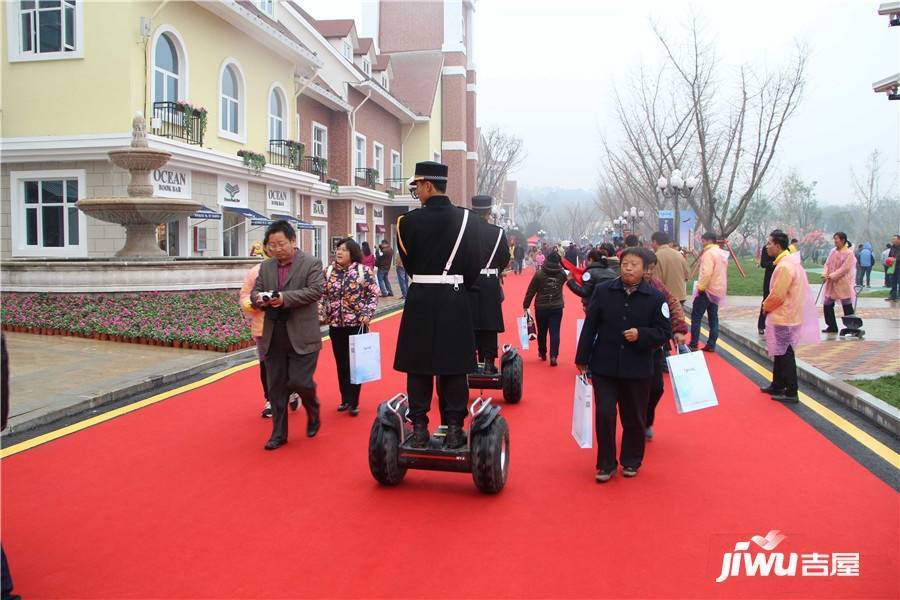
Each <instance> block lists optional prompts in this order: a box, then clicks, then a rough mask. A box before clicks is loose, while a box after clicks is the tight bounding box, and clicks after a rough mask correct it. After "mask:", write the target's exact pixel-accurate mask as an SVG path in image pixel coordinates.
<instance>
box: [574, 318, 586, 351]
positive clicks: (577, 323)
mask: <svg viewBox="0 0 900 600" xmlns="http://www.w3.org/2000/svg"><path fill="white" fill-rule="evenodd" d="M583 327H584V319H578V320H577V321H575V347H576V348H577V347H578V340H580V339H581V330H582V328H583Z"/></svg>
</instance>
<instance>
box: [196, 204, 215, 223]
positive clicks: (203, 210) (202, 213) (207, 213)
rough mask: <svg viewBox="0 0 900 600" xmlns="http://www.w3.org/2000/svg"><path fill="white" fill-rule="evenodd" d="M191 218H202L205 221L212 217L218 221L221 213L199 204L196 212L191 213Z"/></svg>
mask: <svg viewBox="0 0 900 600" xmlns="http://www.w3.org/2000/svg"><path fill="white" fill-rule="evenodd" d="M191 218H192V219H202V220H204V221H207V220H210V219H212V220H214V221H218V220H220V219H221V218H222V213H217V212H216V211H214V210H213V209H211V208H208V207H206V206H201V207H200V210H198V211H197V212H195V213H194V214H192V215H191Z"/></svg>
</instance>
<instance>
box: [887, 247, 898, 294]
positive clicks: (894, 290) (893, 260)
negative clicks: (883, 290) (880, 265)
mask: <svg viewBox="0 0 900 600" xmlns="http://www.w3.org/2000/svg"><path fill="white" fill-rule="evenodd" d="M892 242H893V243H892V244H891V251H890V252H889V253H888V257H887V259H885V263H886V264H887V265H888V267H887V270H886V271H885V272H886V273H890V275H891V293H890V295H888V297H887V298H885V300H886V301H888V302H896V301H897V300H900V273H898V272H897V261H900V234H898V235H895V236H894V239H893V240H892Z"/></svg>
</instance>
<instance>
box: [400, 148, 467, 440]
mask: <svg viewBox="0 0 900 600" xmlns="http://www.w3.org/2000/svg"><path fill="white" fill-rule="evenodd" d="M447 173H448V169H447V165H444V164H441V163H438V162H432V161H426V162H420V163H417V164H416V171H415V175H413V178H412V179H411V181H410V182H409V186H410V193H411V194H412V195H413V197H415V198H418V199H419V201H420V202H421V203H422V207H421V208H418V209H416V210H412V211H410V212H408V213H406V214H404V215H401V216H400V217H399V218H398V219H397V243H398V245H399V248H400V257H401V259H402V260H403V265H404V266H405V267H406V271H407V272H408V273H409V274H410V275H411V276H412V284H411V285H410V286H409V295H408V296H407V297H406V307H405V308H404V310H403V316H402V318H401V321H400V333H399V336H398V338H397V352H396V355H395V356H394V368H395V369H396V370H398V371H403V372H405V373H406V374H407V375H406V382H407V383H406V385H407V395H408V397H409V419H410V421H412V424H413V433H412V436H411V439H410V441H409V442H408V443H409V445H410V446H412V447H414V448H424V447H426V446H427V445H428V443H429V440H430V438H431V435H430V433H429V432H428V411H429V410H430V409H431V396H432V393H433V391H434V387H435V379H437V391H438V397H439V401H440V408H441V416H442V417H443V418H444V419H445V423H444V424H445V425H447V434H446V436H445V437H444V445H445V446H446V447H448V448H451V449H452V448H461V447H463V446H465V445H466V436H465V433H464V431H463V422H464V420H465V417H466V405H467V403H468V400H469V385H468V380H467V378H466V376H467V375H468V374H469V373H472V372H474V371H475V333H474V328H473V324H472V313H471V310H470V308H469V300H468V297H467V294H466V290H467V289H471V288H472V286H473V285H475V282H476V280H477V279H478V275H479V273H480V272H481V269H482V266H483V265H482V263H481V245H480V242H479V226H478V223H476V222H475V218H474V217H473V216H472V213H471V212H469V211H467V210H465V209H464V208H460V207H457V206H454V205H453V204H451V202H450V198H448V197H447V196H446V193H445V192H446V190H447Z"/></svg>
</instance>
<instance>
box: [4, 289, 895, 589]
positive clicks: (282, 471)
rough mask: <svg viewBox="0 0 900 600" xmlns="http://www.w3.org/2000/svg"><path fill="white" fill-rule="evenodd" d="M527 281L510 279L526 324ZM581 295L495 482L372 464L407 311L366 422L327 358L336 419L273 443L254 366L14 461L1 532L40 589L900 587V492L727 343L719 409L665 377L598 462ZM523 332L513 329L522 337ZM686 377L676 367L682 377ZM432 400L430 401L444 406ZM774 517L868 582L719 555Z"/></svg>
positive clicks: (396, 386)
mask: <svg viewBox="0 0 900 600" xmlns="http://www.w3.org/2000/svg"><path fill="white" fill-rule="evenodd" d="M527 280H528V278H527V277H526V275H522V276H520V277H512V278H509V279H508V280H507V281H508V283H507V286H506V294H507V298H508V300H507V303H506V305H505V306H506V314H507V318H508V321H509V325H508V329H509V331H510V332H511V331H513V327H512V324H513V319H514V317H515V316H516V315H517V314H518V313H519V312H520V311H519V310H518V308H517V307H518V306H520V305H521V298H522V295H523V292H524V289H525V285H526V284H527ZM579 316H581V308H580V306H579V304H578V301H577V299H576V298H574V297H572V296H570V295H567V309H566V316H565V319H564V321H563V338H562V344H563V345H562V351H561V356H560V360H561V366H559V367H557V368H550V367H549V366H548V365H547V363H540V362H538V360H537V357H536V354H537V352H536V350H535V348H534V347H532V349H531V350H530V351H528V352H526V353H525V354H526V364H525V385H526V387H525V397H524V399H523V401H522V403H521V404H519V405H516V406H504V407H503V414H504V415H505V416H506V418H507V419H508V420H509V423H510V429H511V436H512V442H511V452H512V454H511V466H510V478H509V483H508V484H507V486H506V489H505V490H504V491H503V492H502V493H501V494H499V495H497V496H485V495H482V494H480V493H478V492H477V491H476V489H475V487H474V485H473V483H472V480H471V477H470V476H468V475H465V474H451V473H432V472H423V471H410V472H409V473H408V475H407V478H406V480H405V481H404V482H403V483H402V484H401V485H400V486H399V487H397V488H382V487H379V486H378V485H377V484H376V483H375V481H374V480H373V479H372V477H371V476H370V474H369V472H368V466H367V462H366V445H367V440H368V432H369V427H370V425H371V419H372V417H373V407H374V406H375V405H376V403H377V402H379V401H380V400H382V399H384V398H386V397H388V396H389V395H391V394H393V393H395V392H396V391H398V390H401V389H402V385H403V382H404V378H403V377H402V376H401V375H400V374H398V373H395V372H393V371H392V370H390V365H391V362H392V359H393V349H394V346H395V340H396V331H397V327H398V325H399V318H397V317H394V318H390V319H387V320H385V321H382V322H381V323H379V324H378V326H377V327H376V329H377V330H379V331H381V332H382V336H383V340H382V346H383V348H384V351H383V354H384V356H383V362H384V373H385V376H386V377H385V379H384V380H383V381H381V382H378V383H376V384H369V385H366V386H365V387H364V390H363V403H364V409H363V411H362V414H361V415H360V417H359V418H357V419H353V418H351V417H349V416H347V415H346V414H338V413H336V412H334V407H335V406H336V405H337V403H338V400H337V396H336V389H337V386H336V382H335V378H334V364H333V360H332V358H331V352H330V348H329V347H328V346H327V345H326V347H325V348H324V351H323V352H322V354H321V359H320V363H319V365H320V367H319V375H318V382H319V385H320V390H321V396H322V398H323V399H324V404H325V407H326V409H325V411H324V419H323V426H322V430H321V432H320V434H319V435H318V437H316V438H314V439H312V440H310V439H307V438H306V437H305V436H304V429H305V416H304V414H303V413H302V411H301V412H300V413H298V414H295V415H293V416H292V418H291V419H290V422H291V428H292V429H291V437H290V443H289V444H288V445H287V446H285V447H284V448H282V449H280V450H278V451H276V452H264V451H263V449H262V446H263V443H264V442H265V441H266V439H267V437H268V434H269V431H270V426H271V425H270V423H269V422H268V421H264V420H262V419H260V418H259V411H260V409H261V401H260V392H259V382H258V377H257V371H256V369H255V368H252V369H248V370H245V371H242V372H241V373H239V374H237V375H234V376H232V377H230V378H227V379H224V380H222V381H220V382H218V383H215V384H212V385H209V386H207V387H205V388H202V389H199V390H196V391H193V392H189V393H185V394H183V395H180V396H177V397H174V398H172V399H170V400H167V401H164V402H161V403H159V404H156V405H153V406H151V407H148V408H145V409H143V410H140V411H137V412H135V413H132V414H129V415H126V416H124V417H121V418H118V419H115V420H112V421H110V422H107V423H105V424H102V425H99V426H96V427H93V428H91V429H88V430H85V431H82V432H80V433H77V434H74V435H72V436H69V437H66V438H63V439H60V440H57V441H55V442H52V443H49V444H46V445H43V446H40V447H37V448H35V449H32V450H29V451H27V452H24V453H21V454H18V455H15V456H12V457H10V458H8V459H6V460H3V462H2V468H3V472H2V483H3V495H2V499H3V506H2V518H3V520H2V524H3V532H2V539H3V545H4V548H5V549H6V551H7V555H8V556H9V559H10V562H11V567H12V571H13V576H14V578H15V582H16V589H17V591H18V593H20V594H22V595H23V596H24V597H25V598H26V599H29V600H30V599H33V598H232V597H241V598H267V597H279V598H286V597H444V598H450V597H454V598H457V597H478V598H488V597H529V598H531V597H543V598H587V597H591V598H594V597H629V598H651V597H653V598H662V597H665V598H731V597H742V598H758V597H776V598H781V597H794V598H812V597H821V598H839V597H843V598H851V597H852V598H876V597H883V598H896V597H897V594H898V575H897V573H898V569H897V567H898V544H897V540H898V533H900V532H898V496H897V494H896V493H895V492H894V491H893V490H891V489H890V488H889V487H888V486H887V485H885V484H884V483H883V482H882V481H880V480H878V479H877V478H876V477H875V476H873V475H872V474H870V473H869V472H868V471H866V470H865V469H863V468H862V467H861V466H859V465H858V464H857V463H856V462H855V461H853V460H852V459H851V458H850V457H848V456H847V455H845V454H844V453H843V452H842V451H841V450H840V449H839V448H837V447H835V446H834V445H833V444H832V443H830V442H829V441H828V440H827V439H825V438H824V437H823V436H822V435H820V434H819V433H818V432H816V431H815V430H814V429H813V428H811V427H810V426H809V425H807V424H806V423H804V422H803V421H802V420H801V419H799V418H798V417H796V416H795V415H794V414H792V413H791V412H790V411H788V410H787V409H785V407H783V406H781V405H779V404H777V403H775V402H772V401H770V400H768V399H767V398H766V397H765V396H763V395H762V394H760V393H759V392H758V391H757V389H756V387H755V386H754V385H753V383H752V382H751V381H749V380H747V379H746V378H744V377H743V376H742V375H740V374H739V373H738V372H737V371H736V370H734V369H733V368H732V367H731V366H729V365H728V364H727V363H726V362H725V361H724V360H723V359H722V358H720V357H717V356H713V357H708V359H709V360H710V364H711V369H712V374H713V379H714V381H715V384H716V388H717V390H718V393H719V397H720V403H721V406H719V407H717V408H714V409H710V410H706V411H702V412H699V413H695V414H689V415H677V414H676V413H675V411H674V407H673V401H672V398H671V396H670V394H669V393H668V391H667V394H666V397H665V398H664V399H663V401H662V403H661V405H660V411H659V416H658V422H657V426H656V428H655V429H656V433H657V437H656V440H655V441H653V442H652V443H651V444H650V445H649V448H648V452H647V456H646V459H645V463H644V468H642V469H641V472H640V476H639V477H637V478H636V479H634V480H625V479H623V478H622V477H621V476H618V477H616V478H614V479H613V480H612V481H611V482H610V483H608V484H606V485H602V486H601V485H598V484H596V483H595V482H594V479H593V473H594V470H593V465H594V458H595V455H594V450H580V449H579V448H578V447H577V446H576V444H575V442H574V440H573V439H572V438H571V436H570V429H571V427H570V419H571V397H572V385H573V381H572V380H573V375H574V372H575V371H574V366H572V361H573V349H574V343H575V341H574V337H575V334H574V330H575V319H576V318H578V317H579ZM505 337H506V339H508V340H512V339H513V336H512V335H511V333H507V334H505ZM667 388H668V382H667ZM434 412H436V411H433V413H434ZM771 529H779V530H781V531H782V532H783V533H784V534H785V535H787V539H786V540H785V541H784V542H782V544H781V545H780V546H779V547H778V549H777V550H776V551H778V552H784V553H791V552H797V553H812V552H817V553H833V552H859V553H860V555H861V557H860V576H859V577H801V576H800V574H799V573H798V575H797V576H796V577H774V576H771V577H736V578H732V579H728V580H726V581H725V582H724V583H721V584H717V583H715V579H716V577H717V576H718V574H719V572H720V569H721V563H722V556H723V553H724V552H730V551H731V550H732V549H733V548H734V544H735V543H737V542H740V541H746V540H749V539H750V537H751V536H753V535H765V534H766V533H767V532H768V531H769V530H771Z"/></svg>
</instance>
